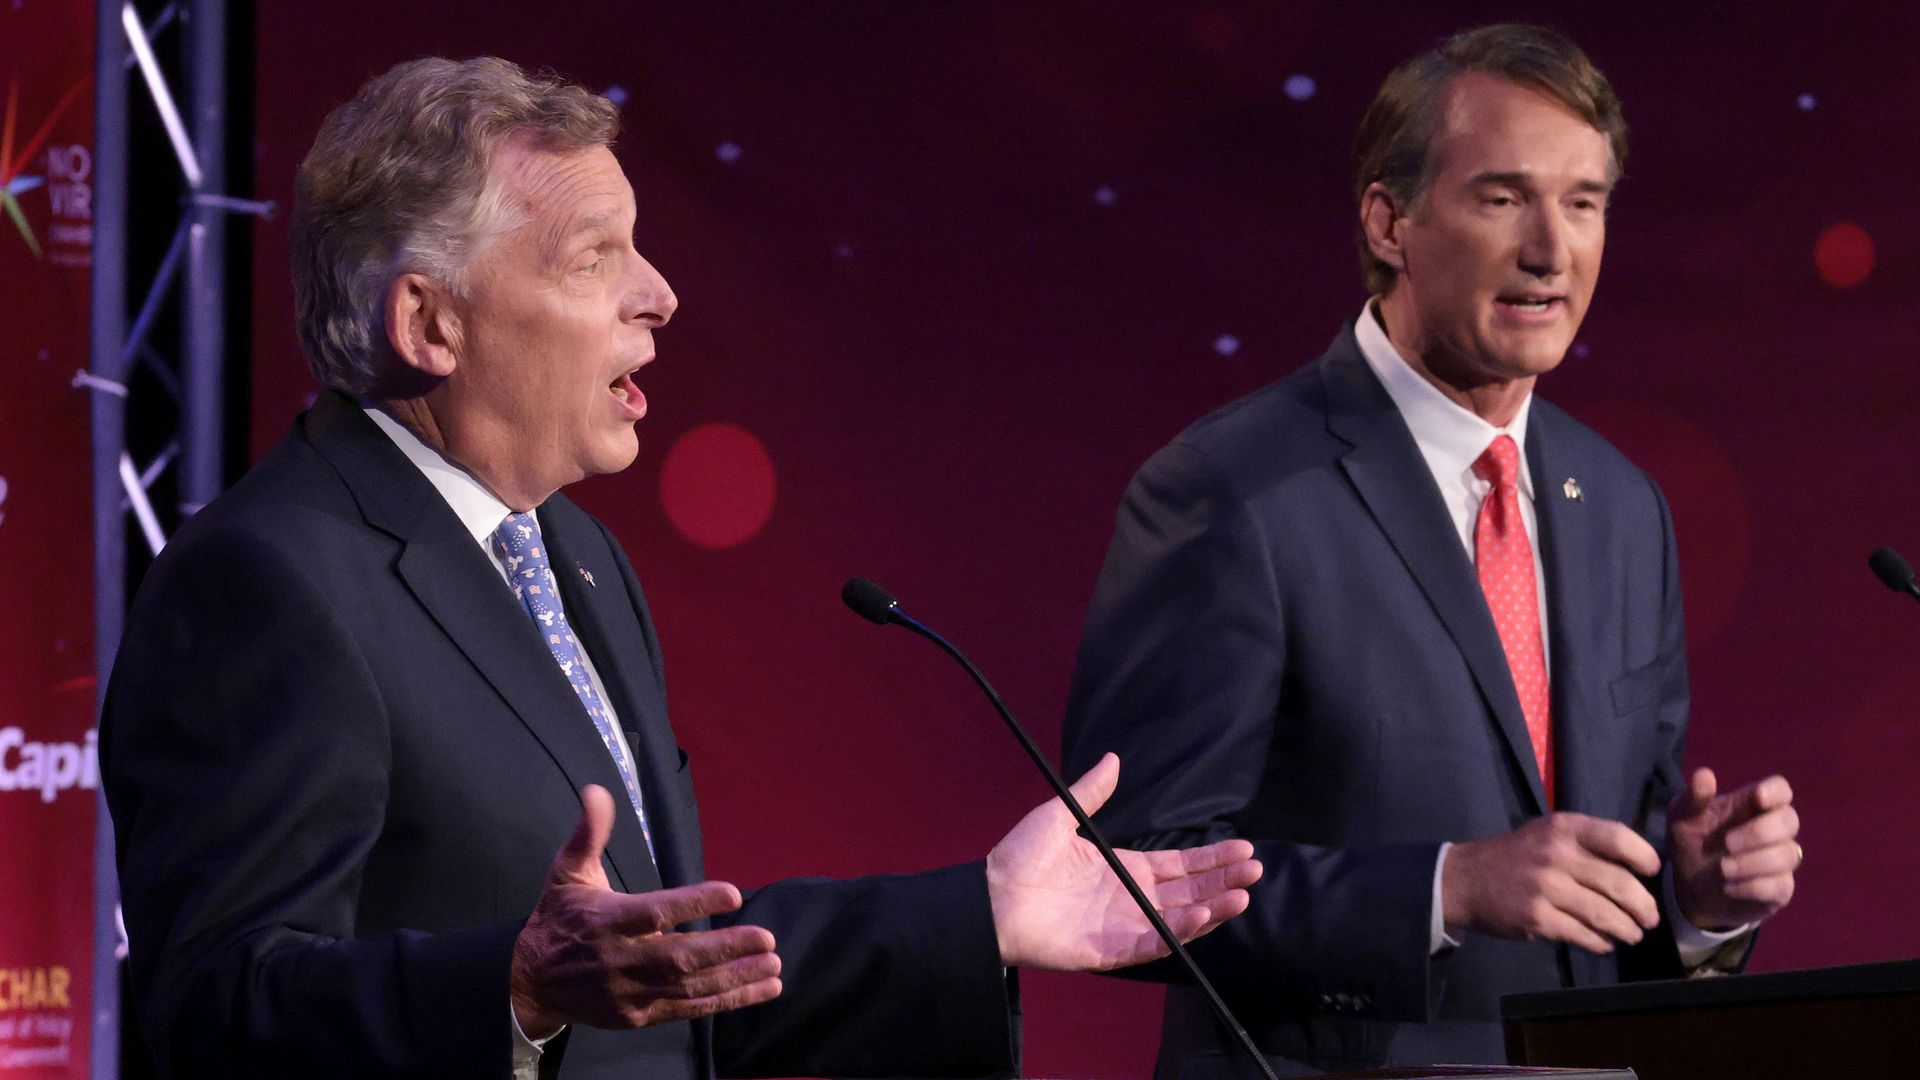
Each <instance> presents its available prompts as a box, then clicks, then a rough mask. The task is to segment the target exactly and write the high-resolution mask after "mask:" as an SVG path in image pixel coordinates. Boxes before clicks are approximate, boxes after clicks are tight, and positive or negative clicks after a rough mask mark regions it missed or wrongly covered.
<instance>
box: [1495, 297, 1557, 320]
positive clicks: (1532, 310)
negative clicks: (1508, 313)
mask: <svg viewBox="0 0 1920 1080" xmlns="http://www.w3.org/2000/svg"><path fill="white" fill-rule="evenodd" d="M1499 302H1500V304H1501V305H1502V306H1503V307H1509V308H1512V309H1513V310H1515V311H1519V312H1524V313H1527V314H1533V315H1544V314H1546V313H1547V312H1549V311H1552V310H1554V309H1555V308H1557V307H1558V306H1560V305H1561V304H1564V303H1566V301H1565V300H1563V299H1562V298H1560V297H1558V296H1502V297H1500V298H1499Z"/></svg>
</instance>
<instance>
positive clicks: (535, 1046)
mask: <svg viewBox="0 0 1920 1080" xmlns="http://www.w3.org/2000/svg"><path fill="white" fill-rule="evenodd" d="M507 1023H509V1024H512V1025H513V1080H540V1053H541V1051H542V1050H543V1049H544V1048H545V1047H546V1045H547V1043H549V1042H551V1041H553V1037H554V1035H558V1034H560V1031H565V1030H566V1028H561V1029H560V1031H556V1032H554V1033H553V1035H548V1036H546V1037H545V1038H541V1039H531V1038H528V1037H527V1033H526V1032H524V1031H521V1030H520V1014H519V1013H516V1012H514V1011H513V1002H511V1001H509V1002H507Z"/></svg>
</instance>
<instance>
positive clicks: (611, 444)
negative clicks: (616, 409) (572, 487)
mask: <svg viewBox="0 0 1920 1080" xmlns="http://www.w3.org/2000/svg"><path fill="white" fill-rule="evenodd" d="M595 449H596V452H595V453H594V454H592V455H591V456H590V457H588V459H587V463H586V465H587V475H588V476H605V475H607V474H608V473H617V472H625V471H626V470H627V469H628V468H629V467H630V466H632V465H633V461H634V459H635V458H637V457H639V456H640V437H639V436H638V435H635V434H634V433H633V429H632V428H628V429H627V431H626V434H625V436H624V437H623V438H619V439H614V440H609V441H608V442H607V443H604V444H602V445H601V446H599V447H596V448H595Z"/></svg>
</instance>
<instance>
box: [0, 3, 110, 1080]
mask: <svg viewBox="0 0 1920 1080" xmlns="http://www.w3.org/2000/svg"><path fill="white" fill-rule="evenodd" d="M93 27H94V14H93V4H92V2H91V0H10V2H8V3H6V4H0V657H4V659H0V1080H24V1078H29V1077H31V1078H34V1080H39V1078H49V1080H51V1078H56V1077H57V1078H61V1080H67V1078H77V1077H84V1076H86V1075H87V1073H88V1054H87V1049H88V1043H89V1032H90V1031H91V1025H90V1024H89V1023H88V1015H89V1013H90V1011H91V1008H92V994H91V983H92V972H93V835H94V799H95V789H97V788H98V787H99V776H100V771H99V766H98V763H97V757H96V754H95V749H94V739H95V735H94V700H95V696H96V690H97V684H96V678H95V672H94V655H93V652H94V650H93V555H92V544H93V526H92V518H93V509H92V490H91V484H90V482H89V478H90V476H91V461H92V450H91V443H90V441H89V435H88V404H89V403H88V399H87V393H88V391H84V390H77V389H75V388H74V386H73V376H74V373H75V371H77V370H80V369H84V368H85V367H86V366H87V363H88V357H87V347H88V307H87V304H88V267H89V266H90V265H91V262H92V257H91V256H92V246H93V230H92V217H93V213H92V211H93V205H92V194H93V186H92V175H93V102H94V96H93Z"/></svg>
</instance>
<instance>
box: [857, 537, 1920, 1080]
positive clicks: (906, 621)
mask: <svg viewBox="0 0 1920 1080" xmlns="http://www.w3.org/2000/svg"><path fill="white" fill-rule="evenodd" d="M1908 577H1912V574H1911V572H1909V574H1908ZM840 599H841V600H842V601H844V602H845V603H846V605H847V606H848V607H850V608H852V609H853V612H854V614H856V615H858V616H860V617H861V618H863V619H866V620H867V621H868V622H872V623H878V624H879V625H881V626H886V625H888V624H890V623H892V624H898V625H900V626H904V627H906V628H907V629H909V630H911V631H913V632H914V633H916V634H919V635H920V636H921V637H923V638H926V639H927V640H928V641H931V642H933V643H934V644H935V645H938V646H940V649H941V651H942V652H945V653H946V654H947V655H948V656H951V657H953V658H954V660H955V661H957V662H958V663H959V664H960V666H961V667H963V668H966V669H967V674H968V675H971V676H972V677H973V681H974V684H975V685H976V686H978V687H980V689H981V690H982V691H983V692H984V693H985V694H986V695H987V700H989V701H991V702H993V707H994V709H996V710H997V711H998V712H999V713H1000V719H1002V720H1004V721H1006V724H1007V730H1009V731H1011V732H1013V737H1014V738H1016V739H1018V740H1020V745H1021V747H1022V748H1024V749H1025V750H1026V752H1027V756H1028V757H1030V758H1032V759H1033V763H1034V764H1035V765H1037V766H1039V768H1040V772H1041V774H1042V775H1044V776H1045V777H1046V778H1047V784H1048V785H1049V786H1051V787H1052V788H1053V792H1054V794H1056V795H1058V796H1060V801H1061V802H1063V803H1065V804H1066V807H1067V810H1068V812H1070V813H1072V814H1073V819H1074V820H1075V821H1077V822H1079V823H1080V828H1081V830H1082V831H1083V832H1084V833H1086V836H1087V838H1088V839H1089V840H1091V841H1093V846H1094V847H1096V848H1098V849H1099V850H1100V857H1101V858H1103V859H1105V860H1107V865H1108V866H1110V867H1112V868H1113V872H1114V874H1115V875H1116V876H1117V877H1119V879H1120V884H1121V885H1122V886H1124V887H1125V888H1126V890H1127V895H1129V896H1131V897H1133V902H1134V903H1135V904H1137V905H1138V906H1139V908H1140V913H1141V914H1142V915H1145V916H1146V917H1147V921H1148V922H1149V923H1152V924H1153V929H1154V932H1155V933H1157V934H1159V935H1160V940H1161V941H1163V942H1166V945H1167V948H1168V949H1169V950H1171V951H1172V953H1173V955H1174V956H1176V957H1178V958H1179V960H1180V963H1181V964H1182V965H1183V966H1185V968H1186V970H1187V974H1188V975H1189V976H1191V977H1192V978H1193V982H1194V985H1195V986H1198V987H1199V988H1200V990H1201V991H1202V992H1203V993H1204V994H1206V997H1207V1003H1208V1004H1209V1005H1211V1006H1212V1007H1213V1015H1214V1016H1215V1017H1217V1018H1218V1019H1219V1021H1220V1023H1221V1025H1222V1026H1224V1027H1225V1028H1226V1029H1227V1030H1228V1031H1230V1032H1232V1033H1233V1036H1234V1038H1235V1039H1236V1040H1237V1041H1238V1042H1239V1043H1240V1046H1241V1048H1242V1049H1244V1050H1245V1051H1246V1052H1247V1056H1248V1057H1249V1058H1251V1059H1252V1060H1253V1063H1254V1065H1255V1066H1257V1067H1258V1068H1259V1070H1260V1075H1261V1076H1264V1077H1265V1078H1266V1080H1276V1078H1275V1076H1274V1072H1273V1067H1272V1066H1271V1065H1268V1064H1267V1059H1266V1056H1265V1055H1263V1054H1261V1053H1260V1048H1259V1047H1257V1046H1255V1045H1253V1039H1252V1038H1250V1037H1249V1036H1248V1035H1247V1029H1246V1028H1245V1027H1242V1026H1241V1024H1240V1021H1239V1020H1238V1019H1236V1018H1235V1017H1234V1015H1233V1012H1232V1010H1230V1009H1228V1008H1227V1003H1226V1002H1225V1001H1223V1000H1221V998H1220V992H1219V991H1217V990H1215V989H1214V988H1213V983H1211V982H1209V981H1208V980H1207V977H1206V975H1204V974H1202V973H1201V971H1200V965H1199V964H1196V963H1194V960H1193V956H1192V954H1190V953H1188V952H1187V947H1186V946H1185V945H1182V944H1181V943H1180V939H1179V938H1177V937H1174V936H1173V931H1172V930H1171V929H1169V928H1168V927H1167V923H1166V920H1164V919H1162V918H1161V917H1160V913H1159V912H1158V911H1155V910H1154V908H1153V901H1151V900H1148V899H1147V894H1146V893H1144V892H1141V891H1140V884H1139V882H1136V881H1135V880H1134V879H1133V875H1132V874H1130V873H1128V872H1127V868H1126V866H1125V865H1123V864H1122V863H1121V862H1120V856H1118V855H1116V854H1114V851H1113V845H1112V844H1110V843H1108V842H1107V838H1106V837H1105V836H1104V835H1102V834H1101V832H1100V829H1099V827H1098V826H1096V825H1094V823H1093V819H1092V818H1090V817H1088V816H1087V812H1086V811H1085V810H1083V809H1081V807H1080V800H1078V799H1076V798H1074V797H1073V792H1072V791H1070V790H1068V788H1067V782H1066V781H1065V780H1062V779H1060V774H1059V773H1057V772H1055V771H1054V768H1053V766H1052V765H1051V764H1050V763H1048V761H1047V756H1046V755H1045V754H1043V753H1041V752H1040V747H1039V745H1038V744H1036V743H1035V742H1034V741H1033V736H1031V735H1029V734H1027V729H1026V728H1024V727H1022V726H1020V721H1018V720H1015V719H1014V718H1013V712H1012V710H1010V709H1008V708H1007V703H1006V702H1004V701H1002V700H1001V699H1000V694H999V692H998V691H996V690H994V688H993V686H992V684H990V683H988V682H987V677H986V676H985V675H982V674H981V673H980V669H979V668H977V667H975V666H974V665H973V661H971V660H969V659H967V657H966V654H965V653H962V652H961V651H960V650H959V649H956V648H954V647H953V644H952V643H951V642H949V641H948V640H947V639H946V638H943V637H941V636H940V635H939V634H936V633H934V632H933V631H932V630H931V629H929V628H928V627H927V626H926V624H924V623H922V622H921V621H920V620H918V619H916V618H914V617H913V616H911V615H909V614H907V613H906V610H905V609H903V608H902V607H901V606H900V601H899V600H897V599H895V598H894V596H893V594H892V593H890V592H888V591H887V590H885V589H883V588H881V587H880V586H879V585H877V584H875V583H874V582H871V581H868V580H867V579H866V578H861V577H857V578H849V579H847V583H846V584H845V585H843V586H841V588H840Z"/></svg>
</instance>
